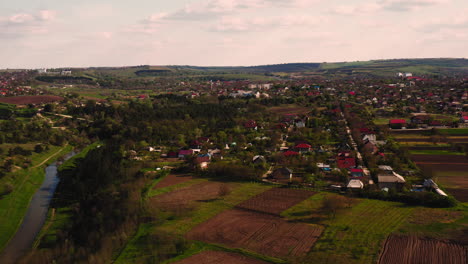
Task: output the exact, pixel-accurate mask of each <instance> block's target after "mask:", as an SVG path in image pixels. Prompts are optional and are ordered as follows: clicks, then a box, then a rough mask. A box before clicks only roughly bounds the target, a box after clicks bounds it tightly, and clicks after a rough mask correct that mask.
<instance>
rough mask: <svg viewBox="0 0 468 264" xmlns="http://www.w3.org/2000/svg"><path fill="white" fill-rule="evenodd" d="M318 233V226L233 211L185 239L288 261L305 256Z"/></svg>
mask: <svg viewBox="0 0 468 264" xmlns="http://www.w3.org/2000/svg"><path fill="white" fill-rule="evenodd" d="M321 233H322V227H320V226H313V225H308V224H302V223H289V222H287V221H285V220H284V219H282V218H280V217H277V216H272V215H267V214H262V213H256V212H251V211H246V210H240V209H233V210H228V211H225V212H223V213H221V214H219V215H217V216H215V217H214V218H212V219H210V220H208V221H206V222H204V223H202V224H201V225H199V226H197V227H196V228H194V229H193V230H192V231H190V232H189V233H188V234H187V237H188V238H189V239H193V240H199V241H203V242H206V243H216V244H223V245H226V246H228V247H232V248H245V249H248V250H252V251H255V252H257V253H260V254H263V255H268V256H274V257H279V258H290V257H301V256H305V254H306V253H307V252H308V251H309V250H310V248H311V247H312V246H313V245H314V243H315V241H316V240H317V239H318V238H319V236H320V234H321Z"/></svg>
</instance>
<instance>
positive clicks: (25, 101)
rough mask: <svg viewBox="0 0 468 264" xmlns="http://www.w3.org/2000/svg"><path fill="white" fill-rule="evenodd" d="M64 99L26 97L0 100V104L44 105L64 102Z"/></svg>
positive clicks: (47, 96) (42, 96) (58, 97)
mask: <svg viewBox="0 0 468 264" xmlns="http://www.w3.org/2000/svg"><path fill="white" fill-rule="evenodd" d="M62 100H63V97H60V96H54V95H25V96H14V97H5V98H0V103H7V104H15V105H27V104H42V103H51V102H55V101H62Z"/></svg>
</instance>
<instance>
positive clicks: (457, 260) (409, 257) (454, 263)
mask: <svg viewBox="0 0 468 264" xmlns="http://www.w3.org/2000/svg"><path fill="white" fill-rule="evenodd" d="M466 250H467V249H466V248H465V247H463V246H461V245H459V244H455V243H450V242H446V241H440V240H435V239H423V238H418V237H415V236H396V235H392V236H390V237H388V238H387V240H386V241H385V245H384V249H383V251H382V253H381V255H380V259H379V264H395V263H399V264H413V263H424V264H466V263H468V262H467V261H468V258H467V251H466Z"/></svg>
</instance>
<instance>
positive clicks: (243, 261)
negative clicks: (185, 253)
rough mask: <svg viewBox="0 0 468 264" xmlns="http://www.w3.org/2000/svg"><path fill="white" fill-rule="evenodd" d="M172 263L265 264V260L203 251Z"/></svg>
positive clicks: (228, 253)
mask: <svg viewBox="0 0 468 264" xmlns="http://www.w3.org/2000/svg"><path fill="white" fill-rule="evenodd" d="M174 264H267V262H264V261H261V260H257V259H253V258H249V257H246V256H242V255H239V254H235V253H230V252H222V251H203V252H201V253H198V254H196V255H193V256H191V257H188V258H186V259H183V260H180V261H177V262H175V263H174Z"/></svg>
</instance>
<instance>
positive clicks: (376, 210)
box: [283, 194, 413, 264]
mask: <svg viewBox="0 0 468 264" xmlns="http://www.w3.org/2000/svg"><path fill="white" fill-rule="evenodd" d="M320 196H323V194H319V195H316V196H314V197H312V198H310V199H308V200H307V201H305V202H303V203H301V204H298V205H297V206H295V207H293V208H290V209H289V210H288V211H287V212H284V213H283V215H285V216H288V217H291V216H292V217H293V218H294V217H299V218H301V219H302V221H304V222H310V223H314V224H322V225H325V226H326V228H325V230H324V232H323V234H322V236H321V237H320V239H319V240H318V241H317V243H316V244H315V246H314V247H313V248H312V250H311V252H310V253H309V254H308V256H307V257H306V261H305V263H336V264H338V263H375V261H376V259H377V257H378V254H379V250H380V247H381V243H382V242H383V241H384V240H385V239H386V237H387V236H388V235H389V234H391V233H392V232H393V231H395V230H396V229H397V228H398V227H399V226H400V225H401V224H402V223H403V222H405V220H406V218H407V217H408V216H409V215H410V214H411V212H412V210H413V208H412V207H406V206H404V205H403V204H400V203H394V202H384V201H377V200H356V201H355V203H357V204H355V205H353V206H352V207H351V208H346V209H343V210H342V211H339V212H338V214H337V215H336V217H335V218H330V217H325V216H324V215H323V214H322V213H319V212H317V208H318V206H319V204H320V202H319V201H320Z"/></svg>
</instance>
